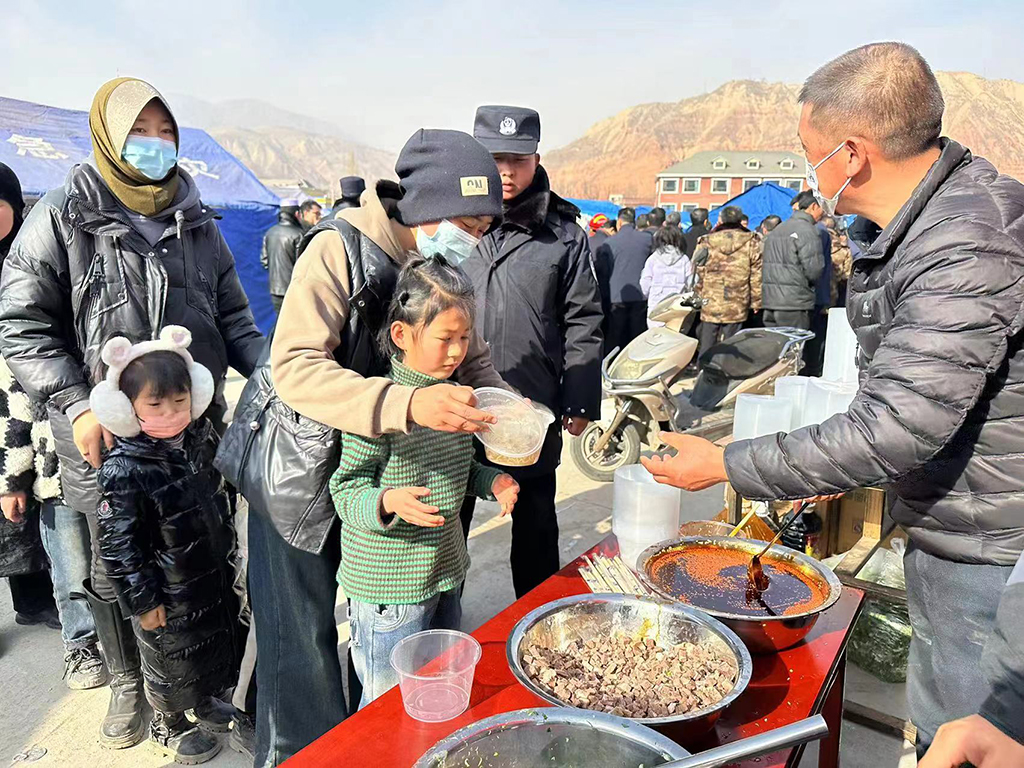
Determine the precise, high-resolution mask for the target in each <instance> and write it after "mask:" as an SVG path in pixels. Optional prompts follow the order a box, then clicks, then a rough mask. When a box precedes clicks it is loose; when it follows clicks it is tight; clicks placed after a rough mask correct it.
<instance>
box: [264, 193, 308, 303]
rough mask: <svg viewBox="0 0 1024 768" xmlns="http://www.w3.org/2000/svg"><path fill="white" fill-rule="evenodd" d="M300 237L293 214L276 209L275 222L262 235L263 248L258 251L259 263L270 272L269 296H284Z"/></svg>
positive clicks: (297, 224)
mask: <svg viewBox="0 0 1024 768" xmlns="http://www.w3.org/2000/svg"><path fill="white" fill-rule="evenodd" d="M301 239H302V227H300V226H299V223H298V222H297V221H296V220H295V216H293V215H292V214H291V213H290V212H289V211H283V210H282V211H278V214H277V224H275V225H274V226H272V227H271V228H270V229H268V230H267V234H265V235H264V236H263V250H262V251H261V252H260V263H261V264H262V265H263V268H264V269H265V270H267V271H268V272H269V273H270V274H269V280H270V295H271V296H284V295H285V293H287V291H288V284H289V283H290V282H291V281H292V270H293V269H295V259H297V258H298V255H299V254H298V250H299V240H301Z"/></svg>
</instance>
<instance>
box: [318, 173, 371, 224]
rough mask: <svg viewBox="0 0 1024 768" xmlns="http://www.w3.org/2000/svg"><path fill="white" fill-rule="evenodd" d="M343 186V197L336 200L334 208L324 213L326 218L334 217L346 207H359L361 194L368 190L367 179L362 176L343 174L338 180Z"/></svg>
mask: <svg viewBox="0 0 1024 768" xmlns="http://www.w3.org/2000/svg"><path fill="white" fill-rule="evenodd" d="M338 184H339V185H340V186H341V197H339V198H338V199H337V200H335V201H334V208H332V209H331V210H330V211H329V212H328V213H327V214H325V215H324V219H325V220H326V219H333V218H335V217H336V216H337V215H338V213H339V212H341V211H344V210H345V209H346V208H358V207H359V196H360V195H362V194H363V192H364V191H366V181H365V180H364V179H363V177H362V176H342V177H341V179H340V180H339V181H338Z"/></svg>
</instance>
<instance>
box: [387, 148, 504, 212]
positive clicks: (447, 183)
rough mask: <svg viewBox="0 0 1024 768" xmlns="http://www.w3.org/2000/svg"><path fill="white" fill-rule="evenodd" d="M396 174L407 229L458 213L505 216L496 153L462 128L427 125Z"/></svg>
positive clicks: (405, 152)
mask: <svg viewBox="0 0 1024 768" xmlns="http://www.w3.org/2000/svg"><path fill="white" fill-rule="evenodd" d="M395 173H397V174H398V180H399V182H400V183H401V185H402V193H403V194H402V199H401V200H399V201H398V205H397V208H398V216H397V218H398V220H399V222H401V223H402V224H404V225H405V226H407V227H414V226H416V225H418V224H426V223H428V222H433V221H442V220H444V219H451V218H455V217H458V216H500V215H501V177H500V176H498V167H497V166H496V165H495V164H494V158H493V157H491V153H490V152H488V151H487V150H486V149H484V146H483V145H482V144H481V143H480V142H478V141H477V140H476V139H474V138H473V137H472V136H470V135H469V134H468V133H463V132H462V131H447V130H438V129H428V128H422V129H420V130H418V131H416V133H414V134H413V135H412V138H410V139H409V141H407V142H406V143H405V146H404V147H403V148H402V152H401V154H400V155H399V156H398V162H397V163H395Z"/></svg>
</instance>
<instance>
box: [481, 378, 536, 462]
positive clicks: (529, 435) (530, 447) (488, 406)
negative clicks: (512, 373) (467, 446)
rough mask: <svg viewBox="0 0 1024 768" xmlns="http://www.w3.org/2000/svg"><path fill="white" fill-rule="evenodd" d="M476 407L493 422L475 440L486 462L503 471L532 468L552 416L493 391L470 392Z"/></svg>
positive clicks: (522, 400) (520, 399) (513, 395)
mask: <svg viewBox="0 0 1024 768" xmlns="http://www.w3.org/2000/svg"><path fill="white" fill-rule="evenodd" d="M473 394H474V395H476V407H477V408H478V409H480V410H481V411H487V413H490V414H491V415H493V416H494V417H495V418H496V419H497V420H498V423H497V424H492V425H490V426H489V427H488V428H487V429H486V430H484V431H483V432H477V433H476V436H477V438H478V439H479V440H480V442H481V443H483V444H484V453H485V454H486V456H487V458H488V460H490V461H493V462H494V463H495V464H501V465H503V466H506V467H526V466H529V465H530V464H536V463H537V459H539V458H540V452H541V449H542V448H543V447H544V438H545V437H546V436H547V432H548V427H549V426H550V425H551V424H552V423H553V422H554V420H555V415H554V414H553V413H551V411H550V410H548V409H547V408H545V407H544V406H543V405H540V404H539V403H530V402H528V401H527V400H526V398H524V397H520V396H519V395H517V394H516V393H515V392H509V391H508V390H505V389H498V388H497V387H480V388H479V389H474V390H473Z"/></svg>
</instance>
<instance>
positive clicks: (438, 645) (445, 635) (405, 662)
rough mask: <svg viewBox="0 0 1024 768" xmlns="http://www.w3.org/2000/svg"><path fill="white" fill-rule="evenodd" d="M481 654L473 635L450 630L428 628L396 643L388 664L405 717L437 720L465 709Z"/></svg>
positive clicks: (452, 715) (425, 720) (450, 716)
mask: <svg viewBox="0 0 1024 768" xmlns="http://www.w3.org/2000/svg"><path fill="white" fill-rule="evenodd" d="M481 653H482V651H481V649H480V643H478V642H477V641H476V640H475V639H474V638H472V637H470V636H469V635H467V634H465V633H464V632H456V631H455V630H451V629H429V630H427V631H425V632H417V633H416V634H415V635H410V636H409V637H407V638H405V639H404V640H402V641H401V642H399V643H398V645H396V646H395V647H394V648H393V649H392V651H391V666H392V667H394V669H395V671H396V672H397V673H398V685H399V687H400V688H401V691H402V704H403V705H404V706H405V711H406V712H407V713H408V715H409V717H412V718H415V719H416V720H419V721H421V722H424V723H440V722H442V721H444V720H451V719H452V718H453V717H458V716H459V715H461V714H462V713H463V712H465V711H466V708H467V707H469V694H470V691H471V690H472V689H473V675H474V674H475V673H476V665H477V663H478V662H479V661H480V655H481Z"/></svg>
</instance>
